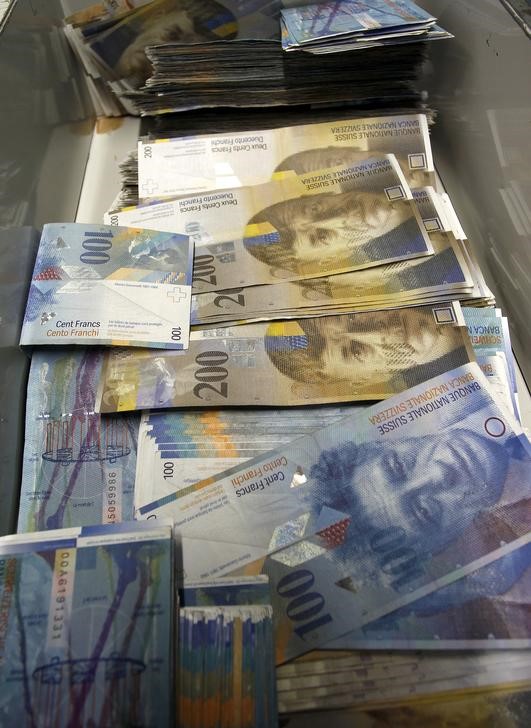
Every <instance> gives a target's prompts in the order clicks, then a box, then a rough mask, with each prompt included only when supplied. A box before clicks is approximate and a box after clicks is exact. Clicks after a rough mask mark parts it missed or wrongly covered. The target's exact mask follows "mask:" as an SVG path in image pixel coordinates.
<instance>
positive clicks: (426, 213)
mask: <svg viewBox="0 0 531 728" xmlns="http://www.w3.org/2000/svg"><path fill="white" fill-rule="evenodd" d="M413 197H414V200H415V204H416V206H417V208H418V211H419V214H420V216H421V218H422V223H423V225H424V227H425V229H426V231H427V232H428V233H429V236H430V242H431V244H432V248H433V255H431V256H427V257H423V258H415V259H411V260H408V261H401V262H399V263H389V264H387V265H381V266H376V267H374V268H366V269H365V270H363V271H353V272H352V273H340V274H338V275H334V276H325V277H319V278H309V279H305V280H302V281H291V282H286V283H276V284H273V285H256V286H244V287H241V288H234V289H227V290H224V291H216V292H210V293H199V294H195V295H194V296H192V313H191V322H192V325H207V324H213V323H221V322H227V323H236V322H238V323H241V322H243V321H246V320H247V321H252V320H264V319H265V320H268V319H274V318H281V317H287V318H289V317H297V315H301V316H302V315H312V313H314V314H318V313H320V312H325V311H326V310H327V309H330V313H334V312H335V311H337V312H339V311H340V309H341V308H342V307H343V308H346V307H349V309H350V310H352V309H356V310H359V309H381V308H386V307H394V306H396V302H397V300H400V303H401V304H402V305H408V304H409V305H411V304H413V303H415V302H417V303H419V304H420V303H422V302H426V303H430V302H432V301H436V300H440V301H444V300H449V299H450V298H458V297H462V298H467V297H468V296H469V295H472V294H473V292H474V285H473V284H474V281H473V278H472V275H471V272H470V269H469V267H468V264H467V262H466V258H465V256H464V254H463V251H462V250H461V244H460V242H459V241H458V240H456V239H455V238H454V236H453V234H452V233H451V231H450V226H449V224H448V223H447V222H446V219H445V216H444V208H443V207H442V205H441V201H440V197H439V196H438V195H437V194H436V193H435V191H434V190H433V189H432V188H430V187H425V188H419V189H416V190H413ZM219 255H220V256H221V253H220V254H219Z"/></svg>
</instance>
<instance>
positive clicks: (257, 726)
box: [177, 576, 277, 728]
mask: <svg viewBox="0 0 531 728" xmlns="http://www.w3.org/2000/svg"><path fill="white" fill-rule="evenodd" d="M180 597H181V605H182V606H181V608H180V609H179V634H180V639H179V659H178V663H179V673H178V690H177V702H178V709H177V725H179V726H180V727H181V728H194V727H195V726H222V725H223V726H225V725H226V726H231V728H270V727H271V726H274V725H276V723H277V701H276V681H275V661H274V638H273V624H272V616H273V615H272V608H271V599H270V596H269V585H268V580H267V578H265V577H260V576H258V577H244V578H232V577H221V578H219V579H212V580H209V581H200V582H191V581H189V582H187V583H185V585H184V588H183V589H182V590H181V592H180Z"/></svg>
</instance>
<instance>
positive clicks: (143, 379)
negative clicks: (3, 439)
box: [97, 303, 474, 412]
mask: <svg viewBox="0 0 531 728" xmlns="http://www.w3.org/2000/svg"><path fill="white" fill-rule="evenodd" d="M473 360H474V354H473V351H472V349H471V347H470V342H469V338H468V334H467V331H466V328H465V327H464V326H463V320H462V317H461V311H460V307H459V304H458V303H448V304H441V305H439V306H426V307H423V306H419V307H412V308H402V309H396V310H387V311H379V312H368V313H357V314H342V315H340V316H322V317H315V318H305V319H298V320H293V321H275V322H272V323H270V324H266V323H262V324H247V325H243V326H233V327H228V328H225V329H209V330H204V331H195V332H192V334H191V339H190V347H189V349H188V350H187V351H186V352H166V351H164V352H162V351H161V352H153V351H151V350H147V349H145V350H134V351H132V350H128V349H116V348H114V349H111V350H109V351H108V352H107V354H106V361H105V366H104V370H103V374H102V377H101V379H100V384H99V389H98V406H97V408H98V411H100V412H120V411H126V410H134V409H147V408H157V407H160V408H164V407H192V406H194V407H215V406H220V405H221V406H226V405H238V406H241V405H254V406H257V405H261V406H263V405H269V406H285V405H302V404H329V403H336V402H349V401H354V400H375V399H385V398H386V397H390V396H391V395H392V394H395V393H397V392H401V391H402V390H404V389H407V388H408V387H411V386H413V385H415V384H417V383H418V382H421V381H423V380H424V379H429V378H430V377H432V376H434V375H436V374H442V373H443V372H445V371H447V370H448V369H452V368H455V367H457V366H460V365H461V364H464V363H465V362H468V361H473Z"/></svg>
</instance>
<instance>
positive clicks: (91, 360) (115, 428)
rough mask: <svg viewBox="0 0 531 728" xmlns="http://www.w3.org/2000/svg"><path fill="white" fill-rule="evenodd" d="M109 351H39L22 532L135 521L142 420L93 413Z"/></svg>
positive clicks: (31, 385)
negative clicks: (138, 449)
mask: <svg viewBox="0 0 531 728" xmlns="http://www.w3.org/2000/svg"><path fill="white" fill-rule="evenodd" d="M103 357H104V354H103V350H102V349H97V348H94V347H93V348H90V349H84V350H81V349H68V348H61V349H59V350H57V349H55V350H53V351H51V350H49V349H46V350H42V351H41V350H40V351H36V352H35V353H34V354H33V358H32V361H31V369H30V374H29V379H28V394H27V402H26V438H25V444H24V459H23V471H22V485H21V490H20V506H19V516H18V531H19V532H24V531H44V530H48V529H55V528H67V527H69V526H84V525H91V524H98V523H102V524H104V523H118V522H120V521H130V520H132V519H133V515H134V514H133V491H134V485H135V467H136V450H137V435H138V425H139V418H138V417H136V416H132V415H126V416H124V415H122V416H108V415H105V416H103V417H102V416H100V415H99V414H97V413H96V412H95V411H94V410H95V396H96V388H97V386H98V382H99V379H100V376H101V368H102V364H103Z"/></svg>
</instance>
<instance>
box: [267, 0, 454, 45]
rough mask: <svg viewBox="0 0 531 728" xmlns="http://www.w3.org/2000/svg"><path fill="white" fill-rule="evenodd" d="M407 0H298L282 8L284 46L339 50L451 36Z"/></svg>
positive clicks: (432, 18)
mask: <svg viewBox="0 0 531 728" xmlns="http://www.w3.org/2000/svg"><path fill="white" fill-rule="evenodd" d="M435 21H436V18H435V17H433V16H432V15H430V14H429V13H427V12H426V11H424V10H423V9H422V8H420V7H419V6H418V5H416V4H415V3H414V2H411V0H402V2H400V3H397V2H395V1H394V0H376V2H375V1H374V0H371V2H365V0H328V2H324V3H323V2H321V3H312V2H311V0H310V2H309V3H308V2H300V3H297V4H296V5H295V6H290V7H287V8H283V9H282V10H281V21H280V27H281V33H282V47H283V48H284V50H285V51H293V50H304V51H307V52H308V53H339V52H344V51H346V50H358V51H360V50H365V49H366V48H373V47H375V46H386V47H388V46H391V45H395V44H397V43H398V44H403V43H411V42H414V41H416V40H420V39H422V40H437V39H441V38H450V37H452V36H451V34H450V33H447V32H446V31H444V30H443V29H442V28H439V27H438V26H436V25H435Z"/></svg>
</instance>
